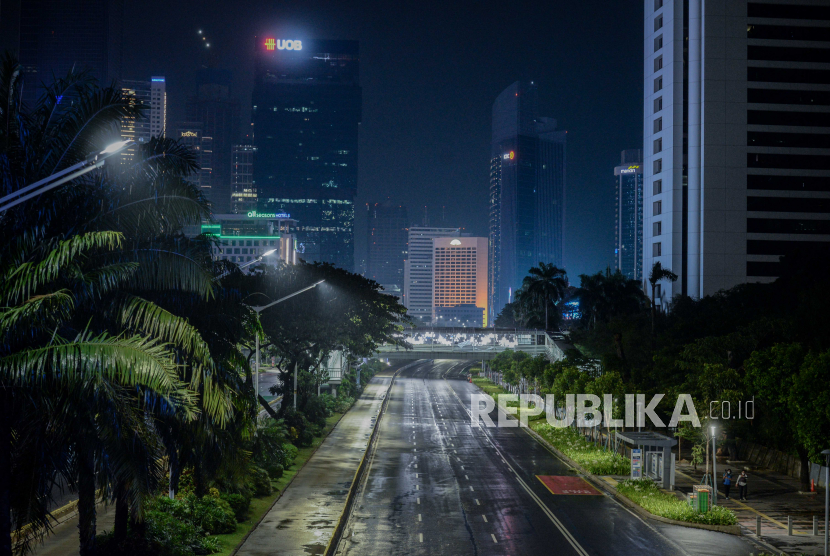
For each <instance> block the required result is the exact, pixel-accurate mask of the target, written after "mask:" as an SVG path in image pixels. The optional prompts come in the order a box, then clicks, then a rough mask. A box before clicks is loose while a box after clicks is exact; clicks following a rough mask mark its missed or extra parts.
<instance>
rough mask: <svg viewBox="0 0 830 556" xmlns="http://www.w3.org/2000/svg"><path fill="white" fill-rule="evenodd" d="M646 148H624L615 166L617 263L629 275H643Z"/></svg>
mask: <svg viewBox="0 0 830 556" xmlns="http://www.w3.org/2000/svg"><path fill="white" fill-rule="evenodd" d="M642 162H643V151H642V150H640V149H628V150H625V151H623V152H622V155H621V158H620V165H619V166H617V167H616V168H614V186H615V195H614V199H615V205H616V206H615V211H614V263H615V266H616V268H617V269H619V271H620V272H622V273H623V274H624V275H625V276H626V278H629V279H631V280H642V278H643V168H642Z"/></svg>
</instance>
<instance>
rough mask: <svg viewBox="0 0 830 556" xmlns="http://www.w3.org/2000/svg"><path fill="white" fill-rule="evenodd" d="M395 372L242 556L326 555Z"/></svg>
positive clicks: (332, 440) (329, 442)
mask: <svg viewBox="0 0 830 556" xmlns="http://www.w3.org/2000/svg"><path fill="white" fill-rule="evenodd" d="M392 374H393V371H387V372H383V373H380V374H378V375H377V376H375V377H374V378H373V379H372V381H371V382H370V383H369V384H368V385H367V386H366V389H365V390H364V392H363V395H362V396H361V397H360V399H359V400H357V402H356V403H355V405H354V407H352V409H351V410H350V411H349V412H348V413H346V414H345V415H344V416H343V418H342V419H340V422H339V423H337V426H336V427H335V428H334V430H333V431H332V432H331V433H330V434H329V435H328V437H326V439H325V440H324V441H323V444H321V445H320V447H319V448H317V451H316V452H315V453H314V455H313V456H312V457H311V459H310V460H308V462H307V463H306V464H305V467H303V468H302V469H301V470H300V472H299V473H297V476H296V477H294V480H293V481H292V482H291V484H290V485H289V486H288V488H286V490H285V492H284V493H283V495H282V496H281V497H280V498H279V500H277V502H276V504H274V506H273V507H272V508H271V509H270V510H269V511H268V513H267V514H265V517H264V518H263V519H262V521H261V522H260V524H259V525H257V527H256V528H254V530H253V531H251V534H250V535H249V536H248V538H247V539H246V540H245V542H244V543H243V544H242V546H241V547H240V548H239V550H238V551H237V552H236V554H237V555H238V556H265V555H269V556H272V555H273V556H283V555H297V556H299V555H302V556H307V555H308V554H323V553H324V552H325V550H326V546H327V544H328V542H329V539H331V536H332V534H333V533H334V529H335V527H336V526H337V522H338V520H339V519H340V515H341V513H342V512H343V507H344V506H345V504H346V497H347V495H348V492H349V487H350V486H351V484H352V479H354V474H355V471H356V470H357V467H358V465H359V464H360V460H361V458H363V455H364V453H365V452H366V446H367V443H368V441H369V437H370V436H371V434H372V428H373V427H374V424H375V419H376V418H377V415H378V411H379V410H380V407H381V404H382V403H383V399H384V397H385V395H386V390H387V388H388V386H389V382H390V381H391V379H392Z"/></svg>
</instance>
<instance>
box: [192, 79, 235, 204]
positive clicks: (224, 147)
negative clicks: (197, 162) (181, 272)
mask: <svg viewBox="0 0 830 556" xmlns="http://www.w3.org/2000/svg"><path fill="white" fill-rule="evenodd" d="M198 79H199V83H200V84H199V89H198V93H197V94H196V95H195V96H192V97H190V98H188V100H187V106H186V108H187V110H186V113H187V120H188V121H191V122H199V123H201V124H202V138H203V141H204V143H205V145H204V148H203V150H202V158H203V160H204V162H205V163H206V165H207V166H208V167H209V168H210V172H209V173H203V174H202V189H203V191H205V192H206V194H207V196H208V199H209V200H210V202H211V205H212V206H213V210H214V211H215V212H217V213H228V212H230V206H231V160H232V158H231V153H232V149H233V145H237V144H239V137H240V129H239V122H240V117H241V116H240V106H239V102H238V101H237V100H235V99H234V98H232V96H231V88H230V84H231V82H232V76H231V73H230V72H227V71H219V70H204V71H202V72H200V73H199V77H198Z"/></svg>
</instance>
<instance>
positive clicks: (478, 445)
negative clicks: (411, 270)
mask: <svg viewBox="0 0 830 556" xmlns="http://www.w3.org/2000/svg"><path fill="white" fill-rule="evenodd" d="M469 365H470V363H467V362H457V361H449V360H438V361H435V362H432V361H428V360H425V361H421V362H419V363H418V364H417V365H415V366H413V367H410V368H408V369H406V370H404V371H403V372H402V373H401V375H399V377H398V378H397V379H396V381H395V385H394V386H393V388H392V391H391V395H390V400H389V405H388V408H387V410H386V414H385V415H384V417H383V419H382V421H381V428H380V436H379V439H378V443H377V445H376V449H375V450H374V453H373V456H372V459H371V460H370V467H369V468H368V475H367V477H366V480H365V484H364V485H363V486H362V488H361V490H360V491H359V492H358V498H357V501H356V504H355V507H354V510H353V512H352V515H351V516H350V520H349V524H348V526H347V527H346V530H345V533H344V537H343V540H342V541H341V543H340V547H339V550H340V552H339V553H340V554H343V555H348V556H390V555H405V554H406V555H409V554H419V555H420V554H436V555H467V554H470V555H502V554H504V555H510V556H519V555H533V556H538V555H542V554H556V555H563V556H564V555H580V556H585V555H589V554H590V555H606V554H608V555H618V554H625V555H636V556H642V555H653V554H671V555H673V554H678V555H707V556H715V555H723V556H737V555H743V556H746V555H749V554H750V553H756V554H757V553H759V552H761V551H762V550H761V547H759V546H757V545H754V541H752V540H751V539H749V538H746V537H737V536H734V535H728V534H725V533H716V532H713V531H706V530H700V529H691V528H687V527H678V526H672V525H667V524H661V523H659V522H655V521H652V520H648V521H645V520H643V519H641V518H640V517H639V516H637V515H636V514H634V513H633V512H631V511H630V510H628V509H627V508H625V507H624V506H622V505H621V504H620V503H619V502H617V501H615V500H614V499H613V498H611V497H610V496H608V495H606V494H605V493H600V492H598V491H595V492H594V493H593V494H574V495H568V494H564V495H563V494H560V495H554V494H552V493H551V491H550V490H549V489H548V488H547V487H546V486H545V485H544V484H543V483H542V481H541V480H540V479H538V478H537V476H554V477H568V478H567V479H561V480H562V481H565V482H569V481H570V482H572V481H577V484H578V483H579V481H581V479H578V478H576V477H575V475H574V473H573V472H572V471H569V468H568V466H567V465H566V464H565V463H564V462H563V461H561V460H560V459H558V458H557V457H556V456H554V455H553V454H552V453H551V452H549V451H548V450H547V449H546V448H545V447H544V446H542V445H541V444H539V443H538V442H536V441H535V440H534V439H533V438H532V437H531V436H530V435H529V434H528V433H527V432H526V431H524V430H520V429H517V428H490V429H485V428H483V427H482V428H474V427H472V426H471V424H470V415H469V413H468V411H469V409H470V394H471V393H477V392H479V391H478V390H477V389H476V388H475V386H474V385H472V384H469V383H468V382H467V381H466V379H464V377H463V375H464V373H465V370H466V368H467V367H468V366H469ZM491 418H492V419H493V420H494V422H497V415H496V414H495V412H494V413H493V414H491ZM554 481H560V479H554ZM576 490H577V491H585V492H591V491H592V490H593V489H592V488H591V487H590V486H587V487H586V488H584V489H580V488H577V489H576Z"/></svg>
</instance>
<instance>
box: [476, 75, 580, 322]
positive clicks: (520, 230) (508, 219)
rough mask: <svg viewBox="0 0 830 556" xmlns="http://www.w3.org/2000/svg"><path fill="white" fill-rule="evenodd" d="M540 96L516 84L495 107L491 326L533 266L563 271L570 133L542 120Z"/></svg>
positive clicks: (533, 88)
mask: <svg viewBox="0 0 830 556" xmlns="http://www.w3.org/2000/svg"><path fill="white" fill-rule="evenodd" d="M537 97H538V93H537V88H536V85H535V84H533V82H530V83H525V82H518V81H517V82H516V83H513V84H512V85H510V86H509V87H508V88H507V89H505V90H504V91H503V92H502V93H501V94H500V95H499V96H498V98H497V99H496V102H495V103H494V104H493V137H492V144H491V145H492V148H491V158H490V199H489V200H490V237H489V240H490V247H489V255H488V265H489V267H490V269H491V270H490V280H489V288H490V291H489V301H488V307H489V311H490V314H489V315H488V319H487V320H488V322H492V321H493V320H494V319H495V314H497V313H498V312H499V311H501V309H502V308H503V307H504V305H505V304H506V303H508V302H510V301H511V300H512V295H513V293H515V291H516V289H518V288H519V287H520V286H521V284H522V280H523V279H524V277H525V276H526V275H527V271H528V270H529V269H530V268H531V267H533V266H536V265H538V264H539V262H545V263H553V264H555V265H557V266H560V267H561V266H562V234H563V228H564V206H565V133H566V132H564V131H556V120H554V119H553V118H546V117H540V116H539V115H538V107H537V104H538V98H537Z"/></svg>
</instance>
